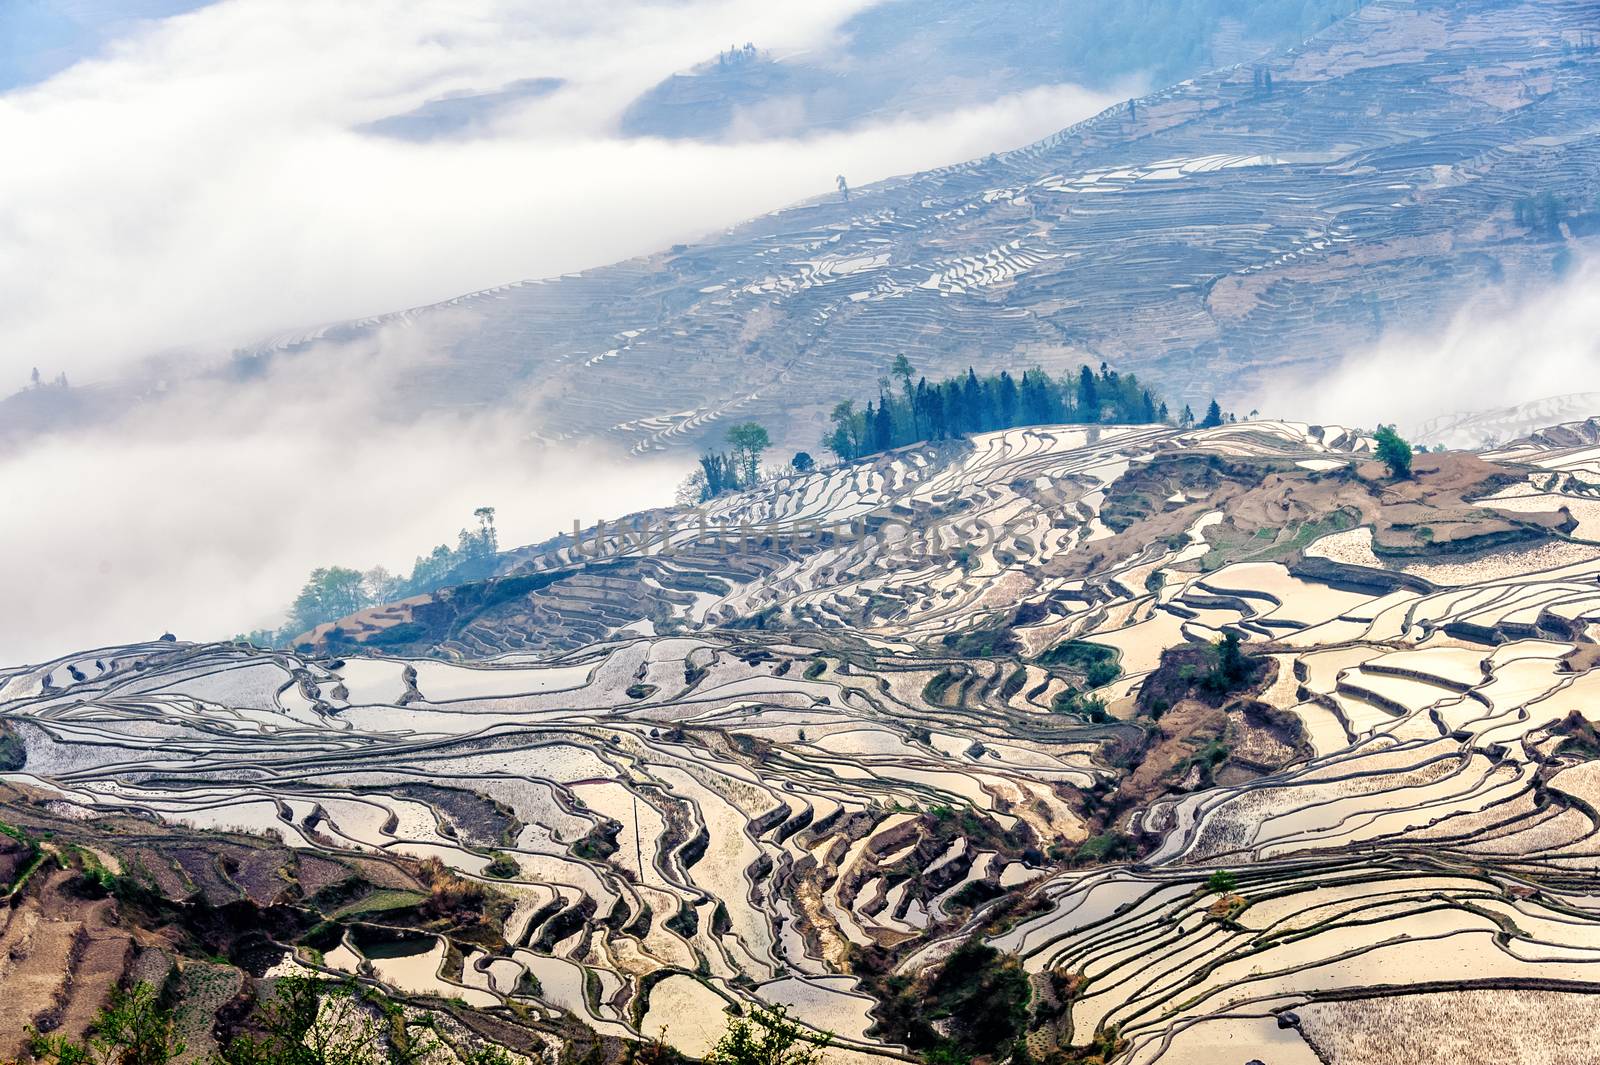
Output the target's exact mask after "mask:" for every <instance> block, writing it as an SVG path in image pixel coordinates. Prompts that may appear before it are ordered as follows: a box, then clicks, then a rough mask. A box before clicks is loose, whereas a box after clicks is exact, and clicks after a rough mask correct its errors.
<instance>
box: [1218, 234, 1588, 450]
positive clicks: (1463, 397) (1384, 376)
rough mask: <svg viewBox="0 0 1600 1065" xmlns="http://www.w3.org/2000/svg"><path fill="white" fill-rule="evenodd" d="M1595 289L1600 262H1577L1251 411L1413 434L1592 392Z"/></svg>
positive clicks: (1287, 385)
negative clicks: (1441, 422)
mask: <svg viewBox="0 0 1600 1065" xmlns="http://www.w3.org/2000/svg"><path fill="white" fill-rule="evenodd" d="M1597 285H1600V262H1595V261H1593V260H1589V261H1582V260H1580V261H1579V263H1578V265H1577V266H1576V267H1575V268H1574V269H1572V270H1571V271H1570V272H1569V273H1568V275H1567V277H1566V278H1565V279H1564V280H1562V281H1559V282H1557V281H1555V280H1554V279H1552V280H1551V281H1550V282H1549V283H1548V284H1547V285H1545V286H1543V287H1540V288H1536V289H1531V290H1528V289H1524V290H1520V291H1513V290H1510V289H1490V290H1486V291H1483V292H1480V293H1478V294H1476V295H1475V296H1474V297H1473V298H1472V299H1470V300H1468V301H1467V302H1466V303H1465V304H1464V306H1463V307H1462V309H1461V310H1460V311H1459V312H1458V313H1456V314H1455V316H1454V317H1453V318H1452V319H1451V320H1450V322H1449V323H1448V325H1446V326H1445V327H1444V328H1443V329H1439V330H1433V331H1430V332H1425V333H1403V332H1395V333H1392V334H1390V335H1388V336H1386V337H1384V339H1383V340H1382V341H1381V342H1379V343H1378V344H1376V345H1374V346H1373V347H1371V348H1369V349H1366V350H1363V351H1358V352H1354V353H1352V354H1350V355H1348V356H1346V357H1345V358H1344V359H1343V360H1341V361H1340V362H1339V363H1338V364H1337V365H1335V366H1333V367H1330V368H1328V369H1327V370H1323V371H1319V372H1317V373H1314V374H1305V375H1303V376H1302V378H1301V379H1298V380H1280V381H1275V382H1273V383H1272V385H1271V386H1270V387H1269V388H1268V389H1267V390H1266V391H1265V392H1264V393H1263V394H1262V395H1260V396H1259V397H1257V398H1256V399H1252V400H1250V401H1249V402H1250V404H1251V405H1253V406H1255V407H1257V408H1259V409H1260V411H1261V412H1262V413H1263V414H1265V415H1268V416H1272V417H1278V416H1283V417H1292V418H1296V419H1299V420H1304V421H1320V422H1335V423H1341V424H1346V425H1362V426H1374V425H1377V424H1379V423H1380V422H1381V423H1388V424H1396V425H1399V426H1400V427H1401V428H1402V429H1407V430H1415V429H1417V428H1418V427H1420V426H1422V425H1423V424H1424V423H1426V422H1428V421H1430V420H1432V419H1435V418H1439V417H1441V416H1443V415H1449V414H1454V413H1457V412H1464V411H1486V410H1499V409H1501V408H1507V407H1512V406H1515V405H1518V404H1523V403H1530V402H1533V401H1536V400H1542V399H1545V398H1547V397H1552V396H1561V395H1567V394H1572V393H1582V392H1593V391H1595V382H1596V381H1597V380H1600V300H1596V299H1595V298H1594V293H1595V292H1596V291H1597V287H1596V286H1597ZM1569 413H1570V412H1569ZM1591 413H1600V412H1591Z"/></svg>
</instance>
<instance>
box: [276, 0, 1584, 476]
mask: <svg viewBox="0 0 1600 1065" xmlns="http://www.w3.org/2000/svg"><path fill="white" fill-rule="evenodd" d="M1597 32H1600V14H1597V12H1596V8H1595V6H1594V5H1593V4H1590V3H1587V2H1583V0H1466V2H1451V3H1444V2H1442V0H1419V2H1415V3H1413V2H1409V0H1382V2H1378V3H1373V4H1370V5H1368V6H1366V7H1363V8H1362V9H1361V10H1360V11H1359V12H1358V13H1357V14H1356V15H1354V16H1352V17H1351V18H1348V19H1346V20H1344V21H1342V22H1340V23H1338V24H1337V25H1335V26H1334V27H1332V28H1330V29H1329V30H1327V31H1326V32H1324V33H1322V34H1320V35H1319V36H1317V37H1315V38H1313V39H1312V40H1311V41H1310V42H1308V43H1307V44H1305V45H1304V46H1302V47H1300V48H1297V49H1295V50H1292V51H1289V52H1284V53H1280V54H1276V55H1274V56H1272V57H1270V58H1268V59H1266V60H1263V61H1261V62H1260V63H1258V64H1255V65H1252V66H1242V67H1234V68H1228V69H1224V70H1220V71H1217V72H1215V73H1212V74H1207V75H1204V76H1202V77H1199V78H1196V79H1194V80H1192V81H1189V82H1185V83H1183V84H1180V85H1177V86H1174V87H1172V88H1170V89H1166V90H1163V91H1161V92H1158V93H1156V94H1154V95H1153V96H1150V97H1147V98H1145V99H1142V100H1139V101H1135V102H1134V103H1132V104H1129V105H1124V106H1120V107H1117V108H1114V109H1113V110H1111V111H1109V112H1107V113H1105V114H1103V115H1100V116H1098V117H1096V118H1094V119H1092V120H1090V121H1088V122H1085V123H1083V124H1081V125H1079V126H1076V127H1074V128H1071V129H1068V130H1064V131H1063V132H1061V133H1059V134H1057V135H1055V136H1053V137H1050V138H1048V139H1046V140H1044V141H1041V142H1039V143H1037V144H1033V145H1030V146H1028V147H1025V148H1021V149H1018V150H1016V151H1011V152H1005V153H1002V154H998V155H994V156H991V157H989V158H987V159H983V160H978V161H975V162H972V163H968V164H965V165H961V166H955V167H950V168H946V169H944V170H938V171H933V172H930V173H924V174H916V175H912V176H909V177H906V178H901V179H895V180H890V181H886V182H883V183H881V184H879V185H875V186H872V187H870V188H864V189H860V190H856V191H855V192H854V193H853V194H852V195H851V197H850V198H849V201H848V202H840V200H839V197H838V196H837V195H833V196H829V197H825V198H821V199H818V200H816V201H813V202H810V203H806V204H802V205H800V206H797V207H793V208H790V209H787V210H782V211H777V212H774V213H773V214H771V215H768V216H765V217H763V218H759V219H756V220H754V221H751V222H749V223H747V224H745V225H742V226H739V227H737V228H735V229H733V230H730V231H729V232H727V233H725V234H721V235H719V236H717V237H715V238H712V239H710V240H708V241H706V242H704V243H700V244H695V245H692V246H687V247H677V248H674V249H672V250H671V251H670V252H667V253H664V254H661V255H657V256H652V257H649V258H645V259H639V260H632V261H629V262H625V263H620V264H617V265H616V266H612V267H608V268H605V269H601V270H594V271H591V272H588V273H585V274H581V275H577V276H568V277H562V278H558V279H550V280H547V281H540V282H525V283H521V284H517V285H510V286H506V287H504V288H499V289H495V290H492V291H488V292H483V293H477V294H474V295H471V296H464V297H461V298H460V299H457V300H452V301H450V302H449V303H447V304H442V305H439V306H437V307H428V308H421V309H417V310H413V311H409V312H406V313H405V314H403V315H399V316H393V317H389V318H382V319H375V320H372V321H368V322H362V323H354V324H350V325H347V326H342V327H338V328H335V329H332V330H327V331H322V332H320V333H319V334H318V337H319V338H323V339H328V338H333V339H338V338H349V337H356V336H362V335H365V334H367V333H369V332H370V331H372V330H374V329H377V328H380V327H382V326H384V325H389V324H397V325H403V326H404V328H406V329H407V330H408V331H410V330H421V331H424V335H425V336H427V337H429V338H430V339H431V341H432V343H433V344H434V346H435V348H436V351H437V359H436V361H434V362H433V363H432V364H431V365H429V366H426V367H424V368H422V370H420V371H419V375H418V380H417V382H416V390H415V396H416V402H417V404H419V405H421V404H423V403H424V402H425V403H427V404H430V405H436V404H444V405H451V404H458V405H468V404H482V403H490V404H493V403H499V402H503V401H504V400H505V398H506V397H507V396H508V395H511V396H516V395H521V394H525V393H533V392H534V391H536V392H537V394H538V396H540V397H541V406H540V414H539V417H540V419H541V429H542V431H544V432H545V433H548V434H549V435H551V436H568V435H571V434H579V435H588V434H595V433H609V434H612V435H614V436H616V437H618V438H620V439H621V440H623V441H625V442H626V443H627V444H628V445H629V446H631V447H632V448H634V449H636V450H645V449H652V448H659V447H664V446H668V445H670V444H673V443H680V442H696V441H699V440H701V439H703V438H705V437H706V436H708V435H710V434H712V433H714V432H716V431H717V426H718V424H719V422H723V421H725V420H726V419H729V418H740V419H743V418H746V417H753V418H757V419H759V420H761V421H763V422H765V423H766V424H768V425H769V426H770V427H772V429H773V430H774V435H775V438H776V439H778V440H780V441H781V442H785V443H789V444H793V445H795V446H805V447H812V446H814V444H815V442H816V438H817V436H818V434H819V430H820V428H821V424H822V421H823V411H824V408H825V407H826V406H829V405H831V403H832V402H833V400H834V399H836V398H837V397H839V396H840V395H850V394H854V395H871V394H872V393H873V392H875V390H876V388H877V379H878V377H879V375H880V374H881V373H882V372H883V368H884V366H885V365H886V364H887V362H888V361H889V359H890V358H891V357H892V356H893V355H895V354H897V353H901V352H904V353H906V354H908V355H909V356H910V358H911V360H912V361H913V363H915V364H916V366H917V367H918V369H919V370H921V371H924V372H926V373H927V374H928V375H929V377H930V378H931V377H933V376H934V375H935V374H939V373H946V372H952V371H956V370H960V369H964V368H965V367H966V366H967V365H969V364H979V365H980V366H981V365H983V364H986V363H995V364H1002V363H1003V364H1006V365H1012V366H1015V365H1017V364H1018V363H1019V362H1021V363H1027V362H1031V361H1038V362H1039V363H1041V364H1043V365H1045V366H1046V367H1048V368H1054V369H1058V370H1059V369H1062V368H1064V367H1066V366H1068V365H1076V363H1077V362H1078V361H1081V360H1083V359H1084V358H1085V357H1086V356H1087V357H1088V358H1089V359H1090V360H1098V359H1107V360H1110V361H1111V362H1112V363H1113V364H1115V365H1116V366H1118V367H1120V368H1124V369H1132V370H1137V371H1138V372H1139V374H1140V376H1141V377H1147V378H1149V377H1152V376H1153V377H1154V379H1156V380H1158V381H1159V382H1161V383H1162V384H1163V385H1164V386H1165V390H1166V392H1167V394H1168V395H1169V396H1174V395H1176V396H1177V397H1178V398H1179V399H1180V400H1181V399H1184V398H1187V399H1191V400H1193V399H1200V398H1204V397H1208V396H1209V395H1210V394H1211V393H1212V392H1213V391H1218V392H1220V393H1222V394H1224V396H1225V397H1227V396H1243V395H1246V394H1248V393H1249V392H1250V391H1251V390H1252V389H1254V388H1255V387H1256V386H1257V385H1258V384H1260V383H1261V382H1263V381H1264V380H1266V379H1268V378H1269V377H1271V376H1272V375H1276V374H1284V373H1294V374H1299V375H1313V374H1315V373H1316V372H1317V371H1318V370H1319V369H1320V368H1322V367H1325V366H1327V365H1328V364H1329V362H1330V360H1332V359H1334V358H1335V357H1336V356H1337V355H1338V353H1340V352H1342V351H1345V350H1347V349H1350V348H1351V347H1353V346H1359V345H1362V344H1365V343H1367V342H1370V341H1372V340H1373V339H1375V338H1376V337H1378V336H1379V335H1380V334H1381V333H1382V331H1383V330H1385V329H1386V328H1390V327H1401V328H1422V327H1425V326H1427V325H1428V324H1430V323H1434V322H1437V321H1438V320H1440V319H1441V318H1442V317H1443V316H1445V315H1448V314H1449V313H1450V312H1451V311H1452V310H1453V309H1454V308H1456V307H1457V306H1459V305H1460V303H1461V301H1463V300H1465V299H1467V298H1469V297H1470V296H1471V295H1472V293H1473V292H1474V291H1476V290H1477V289H1478V288H1480V287H1481V286H1485V285H1491V284H1493V285H1506V286H1510V287H1511V288H1513V289H1517V288H1539V287H1541V286H1545V285H1548V284H1550V283H1551V282H1552V279H1553V278H1554V277H1555V275H1556V272H1557V271H1558V269H1559V268H1560V267H1561V265H1562V263H1563V262H1564V261H1566V257H1567V256H1569V255H1570V249H1569V247H1568V246H1569V245H1571V244H1573V243H1574V242H1581V241H1584V240H1586V239H1588V238H1589V237H1590V236H1591V235H1592V234H1593V232H1594V231H1595V230H1596V228H1597V227H1596V216H1595V214H1594V213H1593V209H1594V205H1595V202H1596V195H1597V192H1600V183H1597V182H1600V179H1597V178H1596V174H1597V173H1600V138H1597V137H1596V136H1595V135H1594V130H1595V129H1596V122H1597V120H1600V103H1597V101H1600V52H1597V51H1596V49H1595V47H1594V44H1593V42H1594V40H1595V39H1596V33H1597ZM1526 198H1533V199H1535V200H1539V199H1540V198H1544V199H1543V200H1542V202H1544V203H1546V204H1547V205H1548V204H1556V206H1555V207H1554V208H1553V209H1550V210H1545V209H1543V208H1541V209H1540V210H1539V211H1535V212H1534V213H1533V214H1532V215H1529V214H1528V212H1527V210H1526V209H1525V208H1519V207H1518V202H1519V201H1520V200H1524V199H1526ZM303 346H305V345H298V346H297V345H295V344H290V345H288V346H287V348H286V349H283V350H299V349H300V347H303ZM819 382H827V387H826V388H822V387H819ZM424 397H425V399H424Z"/></svg>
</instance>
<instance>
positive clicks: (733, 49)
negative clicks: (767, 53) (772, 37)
mask: <svg viewBox="0 0 1600 1065" xmlns="http://www.w3.org/2000/svg"><path fill="white" fill-rule="evenodd" d="M763 55H764V53H763V52H762V51H761V49H759V48H757V47H756V46H755V45H754V44H752V43H750V42H749V41H746V42H744V47H742V48H741V47H739V46H738V45H736V44H732V45H729V46H728V50H727V51H726V52H718V53H717V66H719V67H737V66H744V65H745V64H747V63H754V62H755V61H756V60H758V59H761V58H762V57H763Z"/></svg>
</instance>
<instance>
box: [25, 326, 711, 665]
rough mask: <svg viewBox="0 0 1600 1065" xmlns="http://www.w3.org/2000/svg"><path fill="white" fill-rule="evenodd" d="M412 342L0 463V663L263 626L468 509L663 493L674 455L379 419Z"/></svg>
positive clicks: (659, 498) (489, 422)
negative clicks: (2, 515)
mask: <svg viewBox="0 0 1600 1065" xmlns="http://www.w3.org/2000/svg"><path fill="white" fill-rule="evenodd" d="M415 339H416V338H415V337H401V338H396V337H394V336H391V335H380V337H379V338H378V340H379V341H380V343H372V344H368V345H364V346H363V347H362V348H360V349H359V350H353V349H350V348H346V349H343V350H340V351H337V352H327V353H325V361H326V363H327V366H326V368H324V369H322V370H319V371H318V372H317V373H316V374H314V375H308V373H307V372H306V371H307V369H308V368H307V367H306V366H305V365H304V363H303V362H300V361H298V360H292V361H285V362H282V363H280V364H279V365H278V366H277V367H276V368H275V369H274V370H273V371H272V372H271V374H270V375H269V376H267V377H265V378H258V379H255V380H253V381H251V382H249V383H248V384H244V385H223V384H221V383H218V384H215V385H208V386H199V387H195V388H192V389H189V390H187V391H186V392H185V393H184V394H182V395H181V396H179V397H176V398H173V399H171V400H168V401H166V402H163V403H160V404H156V405H152V406H149V407H143V408H140V409H139V410H138V411H136V412H134V413H133V414H131V415H130V416H129V417H128V418H127V419H125V420H124V421H123V422H121V423H120V424H118V425H116V426H115V427H109V428H105V429H99V430H91V431H88V432H84V433H74V434H70V435H68V434H61V435H56V436H52V437H49V438H47V439H43V440H40V441H38V442H37V443H36V444H35V445H34V446H32V447H31V448H29V449H28V450H27V451H26V452H23V453H21V454H11V455H6V456H4V457H0V499H5V500H6V501H7V505H8V510H9V512H10V515H11V516H15V517H20V518H21V519H22V520H19V521H18V520H10V517H8V519H7V520H6V521H5V522H4V523H3V525H0V530H3V531H0V587H4V588H5V589H6V590H7V591H6V600H5V604H4V606H3V608H0V651H3V654H0V664H15V663H17V662H20V661H29V660H40V659H45V658H50V657H54V656H56V655H58V654H62V653H66V652H67V651H69V650H74V649H79V648H86V647H93V646H100V645H105V644H111V643H122V642H128V641H132V640H138V639H153V638H154V637H156V636H159V635H161V633H162V632H163V631H168V630H170V631H172V632H174V633H176V634H177V635H178V636H180V637H182V638H184V639H208V638H224V639H225V638H227V637H229V636H231V635H233V634H234V633H236V632H240V631H246V630H249V629H251V628H254V627H257V626H266V625H277V624H279V623H281V622H282V620H283V608H284V607H286V606H287V605H288V602H289V600H290V599H291V598H293V595H294V593H295V591H296V590H297V589H298V587H299V585H300V583H301V582H302V581H303V580H304V579H305V576H306V574H307V572H308V571H309V570H310V569H311V568H313V567H314V566H318V565H331V564H337V565H348V566H355V567H358V568H366V567H369V566H372V565H374V564H382V565H384V566H386V567H387V568H388V569H390V570H391V571H394V572H400V573H404V572H407V571H409V569H410V566H411V563H412V561H413V560H414V558H415V557H416V556H417V555H419V554H426V553H427V552H428V551H429V550H430V549H431V548H432V546H433V545H434V544H437V543H440V542H448V543H451V544H453V543H454V541H455V535H456V531H457V530H458V529H460V528H462V527H463V526H467V525H470V524H471V523H472V511H473V509H474V508H475V507H478V506H484V505H488V506H494V507H496V508H497V512H498V522H497V524H498V526H499V528H500V530H501V534H502V542H504V543H507V544H521V543H531V542H537V541H538V540H541V539H543V538H545V537H547V536H550V535H553V534H555V533H557V532H560V531H562V530H564V529H570V528H571V526H572V521H573V520H574V519H579V520H581V521H583V522H585V523H588V522H592V521H594V520H595V519H597V518H601V517H607V518H615V517H617V516H619V515H621V514H624V513H627V512H629V511H633V510H637V509H640V508H643V507H648V506H654V505H663V504H667V503H670V502H671V500H672V493H673V488H674V486H675V484H676V482H677V481H678V480H679V478H680V477H681V476H682V474H683V473H684V472H686V471H685V470H684V469H683V468H682V467H683V466H684V465H686V464H687V463H688V462H689V459H688V457H686V456H685V457H681V458H671V459H657V460H646V461H640V460H637V459H632V460H625V459H624V458H623V457H622V455H621V454H620V449H619V451H618V452H615V453H614V452H612V451H610V450H609V449H608V448H607V447H606V445H604V444H600V443H596V444H592V445H588V446H587V447H586V448H585V449H584V450H583V451H581V452H580V451H577V450H560V449H553V448H549V447H545V446H541V445H539V444H536V443H534V442H532V441H530V440H529V439H528V431H529V428H530V426H529V424H528V423H527V422H526V421H524V420H523V419H522V417H521V416H520V415H519V414H518V413H517V412H516V411H512V410H505V411H498V412H495V413H492V414H486V415H478V416H475V417H465V416H461V415H457V414H451V415H438V416H435V417H430V418H424V419H422V420H420V421H418V422H416V423H414V424H404V425H402V424H397V423H395V422H394V421H392V420H389V419H386V418H384V417H383V416H382V410H381V409H380V407H381V402H378V401H377V397H381V395H382V394H383V392H384V389H385V387H387V384H386V380H385V379H386V378H387V377H388V376H390V375H392V374H394V373H396V372H397V367H403V365H404V364H405V359H404V357H403V356H404V353H405V352H406V351H407V350H408V348H412V349H414V345H415ZM308 380H310V381H313V382H314V383H313V384H312V385H310V386H309V387H308V383H307V382H308Z"/></svg>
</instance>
